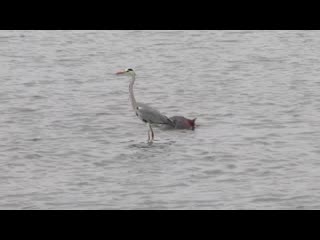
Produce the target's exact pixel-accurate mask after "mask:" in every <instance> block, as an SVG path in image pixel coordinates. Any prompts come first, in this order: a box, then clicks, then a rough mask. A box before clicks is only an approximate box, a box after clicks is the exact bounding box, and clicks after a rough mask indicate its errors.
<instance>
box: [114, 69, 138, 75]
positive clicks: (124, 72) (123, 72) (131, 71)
mask: <svg viewBox="0 0 320 240" xmlns="http://www.w3.org/2000/svg"><path fill="white" fill-rule="evenodd" d="M116 74H117V75H127V76H135V75H136V73H135V72H134V71H133V69H132V68H128V69H126V70H124V71H120V72H117V73H116Z"/></svg>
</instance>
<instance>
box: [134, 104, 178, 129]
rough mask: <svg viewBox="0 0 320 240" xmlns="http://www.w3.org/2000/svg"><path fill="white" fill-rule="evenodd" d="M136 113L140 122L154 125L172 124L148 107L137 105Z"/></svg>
mask: <svg viewBox="0 0 320 240" xmlns="http://www.w3.org/2000/svg"><path fill="white" fill-rule="evenodd" d="M137 113H138V117H139V118H140V119H141V120H142V121H146V122H150V123H155V124H170V125H171V124H172V122H171V120H170V119H169V118H168V117H166V116H165V115H163V114H161V113H160V112H159V111H158V110H156V109H154V108H152V107H150V106H148V105H144V104H143V105H139V106H138V111H137Z"/></svg>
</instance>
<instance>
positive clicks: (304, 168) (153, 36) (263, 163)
mask: <svg viewBox="0 0 320 240" xmlns="http://www.w3.org/2000/svg"><path fill="white" fill-rule="evenodd" d="M125 68H133V69H134V70H135V72H136V74H137V80H136V83H135V86H134V92H135V95H136V99H137V101H139V102H143V103H146V104H150V105H151V106H153V107H154V108H156V109H158V110H159V111H161V112H162V113H164V114H166V115H167V116H168V117H171V116H174V115H182V116H185V117H187V118H191V119H193V118H197V124H198V126H197V128H196V129H195V131H190V130H165V129H161V128H156V127H155V128H154V132H155V142H154V143H153V144H152V145H148V144H147V137H148V135H147V131H148V128H147V127H146V125H145V124H144V123H143V122H142V121H140V120H139V119H138V118H137V117H136V116H135V114H134V112H133V110H132V109H131V105H130V101H129V93H128V85H129V82H130V78H126V77H120V78H119V77H117V76H116V75H115V73H116V72H117V71H119V70H123V69H125ZM0 83H1V87H0V113H1V117H0V209H237V210H238V209H320V148H319V144H320V32H319V31H160V30H158V31H134V30H131V31H62V30H61V31H7V30H6V31H0Z"/></svg>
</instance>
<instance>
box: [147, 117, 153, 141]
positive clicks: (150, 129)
mask: <svg viewBox="0 0 320 240" xmlns="http://www.w3.org/2000/svg"><path fill="white" fill-rule="evenodd" d="M147 124H148V127H149V130H148V144H149V145H151V144H152V143H153V140H154V132H153V130H152V127H151V124H150V123H149V122H148V123H147Z"/></svg>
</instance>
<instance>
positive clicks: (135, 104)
mask: <svg viewBox="0 0 320 240" xmlns="http://www.w3.org/2000/svg"><path fill="white" fill-rule="evenodd" d="M135 80H136V77H135V76H134V75H133V76H132V79H131V82H130V85H129V93H130V101H131V105H132V108H133V110H134V111H135V110H136V108H137V102H136V99H135V97H134V93H133V84H134V82H135Z"/></svg>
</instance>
